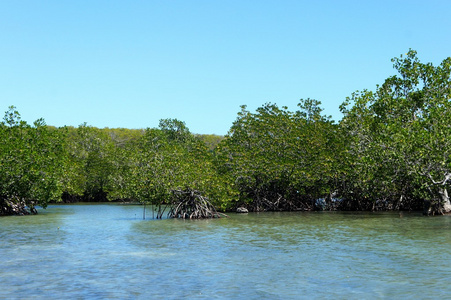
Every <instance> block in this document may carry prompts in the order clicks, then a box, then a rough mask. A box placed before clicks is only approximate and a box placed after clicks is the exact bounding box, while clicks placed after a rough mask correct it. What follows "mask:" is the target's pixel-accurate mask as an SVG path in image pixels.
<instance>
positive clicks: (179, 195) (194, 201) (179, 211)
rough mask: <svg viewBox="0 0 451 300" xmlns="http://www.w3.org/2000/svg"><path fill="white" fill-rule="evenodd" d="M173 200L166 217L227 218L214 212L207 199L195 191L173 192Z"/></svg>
mask: <svg viewBox="0 0 451 300" xmlns="http://www.w3.org/2000/svg"><path fill="white" fill-rule="evenodd" d="M172 192H173V195H174V200H173V203H172V208H171V210H170V211H169V214H168V216H169V217H170V218H182V219H211V218H220V217H222V216H225V217H227V215H225V214H223V213H219V212H217V211H216V208H215V207H214V206H213V205H212V204H211V203H210V201H208V198H207V197H204V196H202V195H201V193H200V192H199V191H196V190H191V189H187V190H173V191H172Z"/></svg>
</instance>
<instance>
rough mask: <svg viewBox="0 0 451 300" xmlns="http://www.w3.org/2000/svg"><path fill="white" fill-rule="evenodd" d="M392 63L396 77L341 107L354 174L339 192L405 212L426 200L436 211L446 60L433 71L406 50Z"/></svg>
mask: <svg viewBox="0 0 451 300" xmlns="http://www.w3.org/2000/svg"><path fill="white" fill-rule="evenodd" d="M392 61H393V63H394V68H395V69H396V70H397V71H398V73H399V75H397V76H392V77H390V78H388V79H387V80H386V81H385V82H384V84H383V85H381V86H378V87H377V89H376V91H375V92H370V91H363V92H356V93H354V94H353V95H352V97H351V98H349V99H347V101H346V102H345V103H344V104H343V105H342V107H341V108H342V111H343V113H344V114H345V117H344V118H343V120H342V122H341V126H342V128H344V130H345V131H346V132H348V134H349V135H350V143H349V144H350V148H349V152H350V155H351V157H352V160H350V165H351V168H352V169H353V170H355V172H354V173H352V176H349V177H347V181H348V184H347V186H348V188H347V189H346V190H343V194H344V195H346V197H347V198H349V199H353V200H356V198H359V197H360V198H361V197H362V196H364V197H365V198H366V199H369V200H370V201H371V202H373V205H374V203H375V202H377V201H388V203H391V205H394V206H395V208H408V209H419V208H420V207H422V205H423V200H427V201H430V202H435V203H436V204H437V210H438V211H440V206H441V205H443V203H442V202H443V201H446V200H447V199H446V198H443V193H444V192H446V186H447V185H448V184H449V182H448V180H449V179H448V174H451V169H450V166H451V159H450V156H449V149H450V146H451V145H450V140H451V128H450V125H449V124H450V120H451V106H450V101H449V100H450V94H451V93H450V91H451V89H450V88H451V85H450V65H451V59H450V58H447V59H445V60H444V61H443V62H442V63H441V65H440V66H437V67H434V66H433V65H432V64H430V63H427V64H423V63H421V62H420V61H419V59H418V58H417V56H416V52H415V51H413V50H410V51H409V52H408V53H407V54H406V56H401V57H400V58H394V59H393V60H392ZM351 103H352V104H353V106H352V107H351V108H350V109H348V108H347V107H348V106H349V105H350V104H351Z"/></svg>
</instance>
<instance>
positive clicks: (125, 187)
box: [0, 50, 451, 213]
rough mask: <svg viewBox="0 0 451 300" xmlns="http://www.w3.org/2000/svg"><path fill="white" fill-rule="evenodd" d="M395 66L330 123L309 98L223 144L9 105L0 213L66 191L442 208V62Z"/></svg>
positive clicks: (445, 150) (1, 128) (290, 204)
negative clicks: (70, 122) (52, 119)
mask: <svg viewBox="0 0 451 300" xmlns="http://www.w3.org/2000/svg"><path fill="white" fill-rule="evenodd" d="M392 62H393V66H394V68H395V70H396V71H397V72H398V75H396V76H391V77H389V78H387V79H386V80H385V82H384V83H383V84H382V85H380V86H377V88H376V90H375V91H369V90H363V91H356V92H355V93H353V94H352V95H351V96H350V97H349V98H347V99H346V101H345V102H344V103H343V104H342V105H341V106H340V109H341V111H342V112H343V114H344V118H343V119H342V120H341V121H340V122H339V124H335V123H334V122H333V121H332V120H331V118H330V117H328V116H325V115H323V109H322V108H321V102H319V101H317V100H314V99H301V100H300V102H299V104H298V107H299V109H298V110H297V111H289V110H288V108H287V107H278V106H277V105H276V104H271V103H268V104H265V105H263V106H261V107H259V108H258V109H257V110H256V111H255V112H250V111H249V110H247V108H246V106H242V107H241V111H240V112H239V113H238V116H237V119H236V121H235V122H234V123H233V124H232V126H231V128H230V131H229V133H228V134H227V135H226V136H225V137H222V136H217V135H194V134H192V133H191V132H190V131H189V129H188V127H187V126H186V124H185V123H184V122H182V121H180V120H177V119H162V120H160V123H159V127H158V128H152V129H150V128H148V129H145V130H130V129H123V128H115V129H110V128H104V129H98V128H94V127H91V126H88V125H86V124H82V125H80V126H79V127H78V128H73V127H67V128H66V127H65V128H53V127H49V126H47V125H46V124H45V122H44V120H42V119H40V120H37V121H36V122H34V124H33V125H28V124H27V123H26V122H24V121H22V120H21V118H20V114H19V112H18V111H17V110H16V109H15V107H13V106H12V107H10V108H9V110H8V111H7V112H6V113H5V116H4V118H3V121H2V122H1V123H0V208H2V209H3V208H4V207H5V205H9V204H5V203H7V202H8V203H28V204H29V205H32V203H37V204H39V205H42V206H44V207H45V206H46V205H47V204H48V203H49V201H58V200H60V196H61V194H62V192H63V191H64V200H67V199H70V197H75V198H77V199H80V200H85V201H86V200H87V201H107V200H108V201H110V200H115V199H132V200H137V201H140V202H142V203H150V204H154V205H163V204H166V203H171V200H172V199H173V197H174V193H173V191H176V190H178V191H199V192H200V193H201V194H202V195H203V196H205V197H207V198H208V199H210V201H211V202H212V203H213V204H214V205H215V206H216V207H218V208H219V209H221V210H229V209H234V208H236V207H237V206H240V205H244V206H247V207H248V208H250V209H251V210H254V211H261V210H311V209H342V210H348V209H349V210H377V209H422V208H423V205H424V204H426V211H427V212H430V213H442V212H447V211H451V203H450V201H449V197H448V192H447V189H448V188H449V184H450V180H451V155H450V151H451V150H450V149H451V125H450V124H451V103H450V97H451V96H450V95H451V84H450V83H451V81H450V76H451V74H450V73H451V58H447V59H445V60H444V61H443V62H442V63H441V64H440V65H439V66H433V65H432V64H430V63H426V64H425V63H421V62H420V61H419V59H418V58H417V54H416V52H415V51H413V50H410V51H409V52H408V53H407V54H406V55H405V56H401V57H399V58H394V59H393V60H392ZM334 197H339V198H338V199H337V198H335V199H334ZM318 199H321V200H318ZM2 211H3V210H2Z"/></svg>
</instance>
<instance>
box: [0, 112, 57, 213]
mask: <svg viewBox="0 0 451 300" xmlns="http://www.w3.org/2000/svg"><path fill="white" fill-rule="evenodd" d="M3 120H4V121H3V122H2V123H0V198H2V199H3V200H5V199H6V200H8V201H13V202H15V203H19V202H21V203H22V202H24V203H26V204H27V205H29V206H33V205H34V204H37V205H41V206H43V207H45V206H47V204H48V202H49V201H51V200H57V199H58V198H59V196H60V195H61V190H62V182H61V178H62V173H61V169H60V165H61V163H62V161H63V156H64V135H63V132H61V131H58V130H55V129H51V128H49V127H47V126H46V125H45V123H44V121H43V120H42V119H39V120H37V121H35V122H34V124H33V126H30V125H28V124H27V123H26V122H24V121H22V120H21V119H20V114H19V113H18V111H17V110H16V109H15V107H14V106H11V107H9V110H8V111H7V112H6V113H5V117H4V119H3Z"/></svg>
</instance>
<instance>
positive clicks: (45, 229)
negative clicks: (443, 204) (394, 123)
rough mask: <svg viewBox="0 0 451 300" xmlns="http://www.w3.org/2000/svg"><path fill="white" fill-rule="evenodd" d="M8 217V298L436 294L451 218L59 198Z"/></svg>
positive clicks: (445, 268)
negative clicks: (213, 213)
mask: <svg viewBox="0 0 451 300" xmlns="http://www.w3.org/2000/svg"><path fill="white" fill-rule="evenodd" d="M39 212H40V214H39V215H37V216H27V217H3V218H0V258H1V260H2V261H1V264H0V287H1V289H0V298H8V299H11V298H13V299H14V298H20V299H23V298H33V299H44V298H45V299H61V298H65V299H67V298H78V299H80V298H90V299H92V298H95V299H104V298H109V299H111V298H118V299H149V298H165V299H179V298H182V297H183V298H189V299H192V298H196V299H202V298H205V299H207V298H208V299H210V298H217V299H262V298H264V299H312V298H331V299H375V298H376V299H377V298H389V299H395V298H396V299H411V298H415V299H437V298H442V299H444V298H449V297H450V295H451V284H450V282H449V280H450V278H451V266H450V263H451V217H449V216H444V217H432V218H429V217H423V216H421V215H419V214H413V213H412V214H409V213H405V214H403V215H402V216H400V215H399V214H398V213H334V212H316V213H289V212H284V213H261V214H245V215H237V214H231V216H230V218H223V219H216V220H200V221H189V220H174V219H166V220H153V219H151V216H152V214H151V212H149V210H148V211H147V219H146V220H143V218H142V213H143V207H142V206H126V205H114V204H107V205H53V206H50V207H49V208H47V209H46V210H40V211H39Z"/></svg>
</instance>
